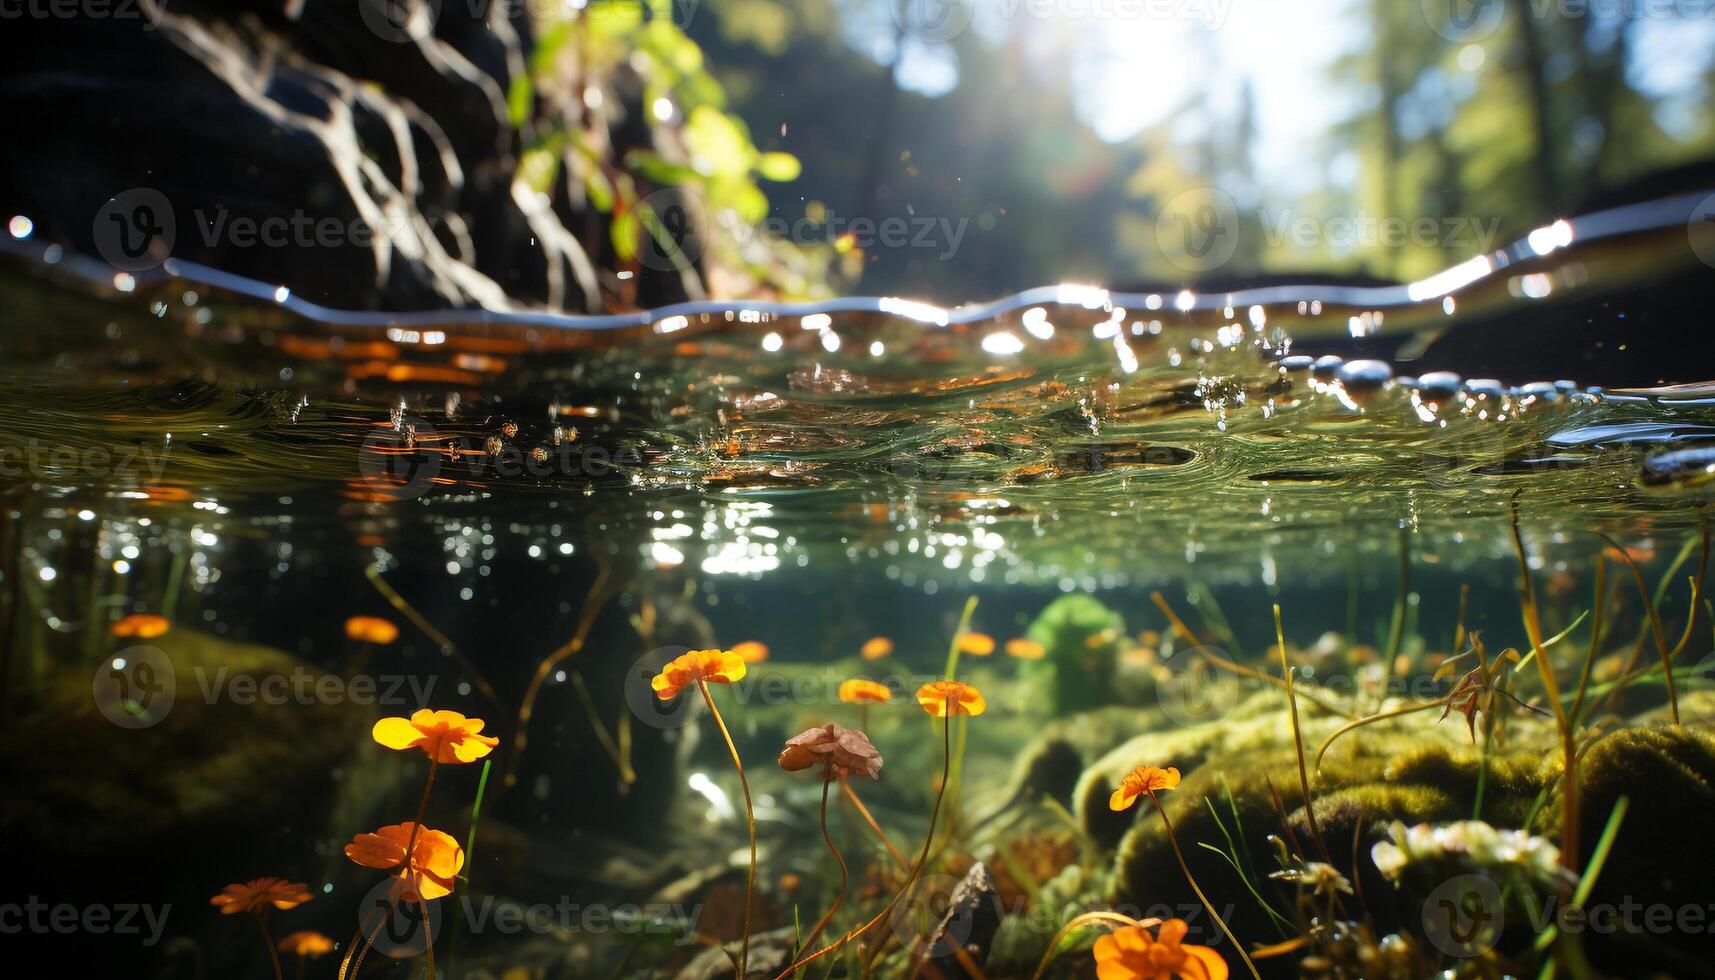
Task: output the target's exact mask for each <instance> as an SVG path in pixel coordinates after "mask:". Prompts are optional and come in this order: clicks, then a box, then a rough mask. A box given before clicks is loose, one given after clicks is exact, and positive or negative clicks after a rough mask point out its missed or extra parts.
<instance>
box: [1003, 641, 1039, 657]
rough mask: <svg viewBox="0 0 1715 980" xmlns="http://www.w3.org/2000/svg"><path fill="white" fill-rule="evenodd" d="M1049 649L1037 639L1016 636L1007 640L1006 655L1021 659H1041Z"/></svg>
mask: <svg viewBox="0 0 1715 980" xmlns="http://www.w3.org/2000/svg"><path fill="white" fill-rule="evenodd" d="M1047 653H1048V650H1047V649H1046V648H1045V647H1043V646H1042V644H1040V643H1038V642H1036V641H1035V640H1027V639H1025V638H1024V637H1022V636H1015V637H1013V638H1012V639H1010V640H1007V641H1006V655H1007V656H1009V657H1016V658H1018V659H1019V660H1041V659H1042V658H1043V657H1044V656H1045V655H1046V654H1047Z"/></svg>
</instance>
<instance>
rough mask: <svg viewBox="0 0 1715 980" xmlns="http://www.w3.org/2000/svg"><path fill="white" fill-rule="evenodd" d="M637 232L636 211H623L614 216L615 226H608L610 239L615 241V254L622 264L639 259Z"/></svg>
mask: <svg viewBox="0 0 1715 980" xmlns="http://www.w3.org/2000/svg"><path fill="white" fill-rule="evenodd" d="M637 232H638V225H637V212H636V211H630V210H628V211H621V212H620V213H618V214H616V215H614V216H613V224H612V225H610V226H608V237H609V238H611V239H612V240H613V251H614V254H616V255H618V256H619V260H620V261H621V262H629V261H631V260H632V259H634V258H636V257H637Z"/></svg>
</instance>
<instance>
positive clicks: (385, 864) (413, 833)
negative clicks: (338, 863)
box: [345, 823, 464, 901]
mask: <svg viewBox="0 0 1715 980" xmlns="http://www.w3.org/2000/svg"><path fill="white" fill-rule="evenodd" d="M345 856H346V857H348V858H350V859H351V860H352V861H353V862H355V863H357V864H361V865H363V866H364V867H366V868H376V869H379V870H382V871H395V870H396V871H397V872H398V873H397V874H396V875H395V876H394V877H397V878H399V879H401V880H402V881H404V882H405V886H406V889H407V890H406V892H405V898H406V900H408V901H417V900H420V899H421V900H428V899H436V898H445V897H446V896H448V895H451V894H452V893H453V886H454V883H455V880H456V879H457V878H458V873H459V871H460V870H462V869H463V868H464V848H462V847H460V846H459V842H458V841H457V840H455V839H453V836H452V835H451V834H448V833H445V832H443V831H439V830H435V829H433V828H431V827H423V826H421V825H419V824H416V823H402V824H390V825H388V826H386V827H381V828H379V829H377V830H376V831H375V832H374V833H369V834H358V835H357V836H355V837H353V838H352V839H351V843H349V844H347V845H345Z"/></svg>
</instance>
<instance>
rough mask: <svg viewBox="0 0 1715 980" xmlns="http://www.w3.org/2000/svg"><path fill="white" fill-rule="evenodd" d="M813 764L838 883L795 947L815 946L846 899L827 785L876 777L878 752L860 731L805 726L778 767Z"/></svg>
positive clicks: (844, 875)
mask: <svg viewBox="0 0 1715 980" xmlns="http://www.w3.org/2000/svg"><path fill="white" fill-rule="evenodd" d="M816 765H820V766H821V767H822V810H821V814H822V816H821V821H822V840H823V841H824V842H825V843H826V844H827V845H828V853H830V854H832V855H833V856H834V863H835V864H837V865H839V869H840V884H839V887H838V888H836V889H835V892H834V901H833V904H832V905H830V906H828V911H826V912H824V913H823V914H822V917H821V918H820V919H818V920H817V921H816V924H815V926H813V927H812V928H811V929H810V932H809V934H808V935H807V936H806V937H805V938H804V940H803V941H802V942H800V943H799V944H798V948H799V949H807V948H809V947H812V946H814V945H816V940H817V939H819V938H820V937H821V935H822V930H824V929H826V928H827V927H828V923H829V922H832V921H833V919H834V915H835V914H836V913H837V912H839V910H840V905H841V904H843V903H844V902H845V900H846V882H847V878H848V876H849V872H848V870H847V868H846V859H845V858H844V857H843V856H841V854H840V849H839V848H838V847H837V846H835V844H834V838H833V835H831V834H829V833H828V788H829V787H830V786H832V785H833V784H834V782H835V781H836V780H837V781H839V782H840V783H841V784H842V785H844V783H845V780H846V779H848V778H849V777H851V776H852V775H855V774H861V775H865V776H868V777H869V778H871V779H880V778H881V753H880V752H878V751H876V748H875V746H873V745H871V744H870V741H869V736H867V735H865V734H864V733H863V732H860V731H856V730H853V729H850V728H843V727H841V726H839V725H834V724H828V725H823V726H821V727H820V728H811V729H807V730H805V731H803V732H801V733H799V734H797V735H794V736H793V737H791V738H789V739H787V740H786V745H785V747H784V748H783V749H781V751H780V768H782V769H784V770H786V771H787V772H798V771H800V770H804V769H808V768H810V767H812V766H816ZM853 799H854V800H855V799H856V797H855V796H854V797H853ZM883 839H884V840H885V839H886V838H885V837H884V838H883ZM794 955H796V951H795V952H794Z"/></svg>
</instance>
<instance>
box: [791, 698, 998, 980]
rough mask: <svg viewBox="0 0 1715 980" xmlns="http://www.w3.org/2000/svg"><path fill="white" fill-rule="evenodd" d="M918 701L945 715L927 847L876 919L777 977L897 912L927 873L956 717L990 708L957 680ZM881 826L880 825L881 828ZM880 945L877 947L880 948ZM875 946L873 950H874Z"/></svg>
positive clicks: (928, 710) (948, 770)
mask: <svg viewBox="0 0 1715 980" xmlns="http://www.w3.org/2000/svg"><path fill="white" fill-rule="evenodd" d="M917 703H918V704H919V705H921V706H922V708H923V711H924V712H925V713H926V714H928V715H929V717H931V718H940V719H942V725H941V785H940V787H939V788H938V789H937V790H936V791H935V806H934V808H933V809H931V810H930V811H929V832H928V833H927V834H925V835H924V836H923V849H922V851H920V852H919V853H918V855H917V860H916V862H914V863H913V864H912V866H911V871H910V872H909V873H908V874H907V875H906V876H905V884H903V885H901V886H900V888H899V890H898V891H897V892H895V893H894V895H893V897H892V898H891V899H889V900H888V902H887V905H885V906H883V907H882V910H881V911H880V912H878V913H876V915H875V917H874V918H873V919H870V920H869V921H868V922H865V923H864V924H863V925H861V926H858V927H857V928H856V929H853V930H852V931H851V932H848V933H846V934H845V935H844V936H842V937H840V938H839V939H838V940H836V941H834V942H832V943H829V944H828V945H826V946H823V947H822V948H821V949H818V950H816V951H815V952H814V953H811V954H810V955H809V956H806V957H804V958H802V959H800V960H798V961H797V962H795V963H793V964H791V965H790V966H788V967H787V968H786V969H785V970H783V971H782V972H781V973H780V975H779V977H777V978H776V980H784V978H785V977H789V976H791V975H792V974H794V973H796V972H797V971H798V970H799V969H800V968H801V967H803V966H805V965H807V964H809V963H811V962H813V961H815V960H817V959H820V958H821V957H823V956H826V955H828V954H829V953H832V952H834V951H835V950H838V949H839V948H841V947H842V946H844V945H845V944H846V943H849V942H851V941H852V940H854V939H857V938H858V937H859V936H861V935H863V934H864V933H866V932H868V931H869V930H870V929H872V928H874V927H875V926H876V924H877V923H880V922H881V921H883V920H884V919H886V918H887V917H888V915H890V914H891V913H892V912H893V909H894V907H895V906H897V905H898V904H899V903H900V902H901V901H903V900H904V899H905V897H906V896H907V895H908V894H910V892H911V890H912V887H913V886H915V885H916V884H917V879H918V877H919V876H920V875H922V873H923V866H924V865H925V864H927V863H928V861H929V852H930V849H931V847H932V846H933V845H934V843H935V826H936V824H937V823H938V822H939V820H940V817H941V804H942V802H943V801H944V800H945V799H946V797H947V783H948V782H949V777H950V776H951V774H952V765H953V736H952V732H953V719H954V718H957V717H961V716H963V717H975V716H977V715H980V714H982V713H983V712H984V711H985V710H987V708H988V701H987V700H986V699H985V698H984V697H983V695H982V692H981V691H978V690H977V689H976V688H974V687H972V686H971V685H969V684H965V683H963V682H961V681H955V680H941V681H931V682H929V683H927V684H924V685H923V686H922V687H920V688H918V689H917ZM878 829H879V828H878ZM879 948H880V947H879V946H878V947H876V949H879ZM873 952H874V950H872V954H873Z"/></svg>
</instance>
